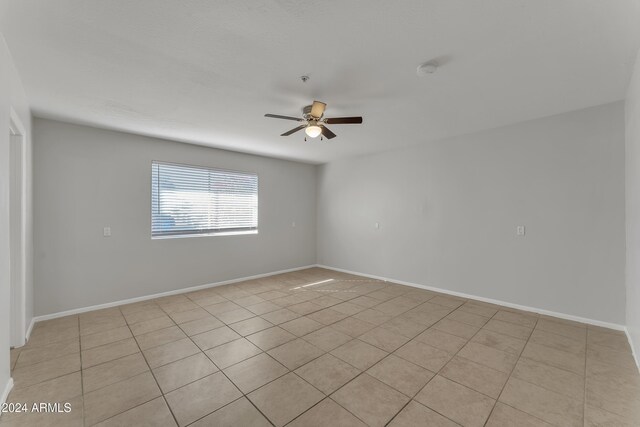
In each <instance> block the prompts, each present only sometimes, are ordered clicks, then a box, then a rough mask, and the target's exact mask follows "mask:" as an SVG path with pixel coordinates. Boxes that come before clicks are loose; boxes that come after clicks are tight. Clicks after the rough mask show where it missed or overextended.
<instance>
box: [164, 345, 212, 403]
mask: <svg viewBox="0 0 640 427" xmlns="http://www.w3.org/2000/svg"><path fill="white" fill-rule="evenodd" d="M217 371H218V368H217V367H216V366H215V365H214V364H213V362H211V360H209V358H208V357H207V356H205V355H204V353H198V354H194V355H193V356H189V357H186V358H184V359H180V360H177V361H175V362H172V363H169V364H168V365H163V366H160V367H159V368H155V369H154V370H153V375H154V376H155V377H156V381H158V385H160V389H161V390H162V392H163V393H165V394H166V393H168V392H170V391H172V390H175V389H177V388H179V387H182V386H184V385H187V384H189V383H191V382H194V381H196V380H199V379H200V378H204V377H206V376H209V375H211V374H213V373H215V372H217Z"/></svg>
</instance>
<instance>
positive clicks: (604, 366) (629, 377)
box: [586, 359, 640, 389]
mask: <svg viewBox="0 0 640 427" xmlns="http://www.w3.org/2000/svg"><path fill="white" fill-rule="evenodd" d="M586 373H587V378H588V379H589V382H591V383H603V384H607V385H610V386H612V387H620V386H623V387H624V386H631V387H635V388H638V389H640V373H639V372H638V370H637V368H635V367H632V368H627V367H622V366H617V365H611V364H608V363H605V362H600V361H598V360H594V359H587V371H586Z"/></svg>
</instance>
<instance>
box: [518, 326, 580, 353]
mask: <svg viewBox="0 0 640 427" xmlns="http://www.w3.org/2000/svg"><path fill="white" fill-rule="evenodd" d="M529 342H532V343H534V344H539V345H544V346H546V347H550V348H554V349H556V350H561V351H566V352H568V353H575V354H580V355H582V354H584V352H585V351H586V342H584V341H580V340H574V339H573V338H568V337H565V336H562V335H557V334H553V333H551V332H546V331H543V330H542V329H535V330H534V331H533V333H532V334H531V337H530V338H529Z"/></svg>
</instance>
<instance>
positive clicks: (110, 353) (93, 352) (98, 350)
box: [82, 338, 140, 369]
mask: <svg viewBox="0 0 640 427" xmlns="http://www.w3.org/2000/svg"><path fill="white" fill-rule="evenodd" d="M139 351H140V348H139V347H138V343H137V342H136V340H135V339H133V338H127V339H124V340H122V341H117V342H114V343H111V344H105V345H101V346H99V347H93V348H90V349H89V350H83V351H82V368H83V369H86V368H90V367H91V366H95V365H98V364H100V363H104V362H109V361H110V360H114V359H119V358H121V357H124V356H129V355H130V354H134V353H138V352H139Z"/></svg>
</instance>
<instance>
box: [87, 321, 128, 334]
mask: <svg viewBox="0 0 640 427" xmlns="http://www.w3.org/2000/svg"><path fill="white" fill-rule="evenodd" d="M122 326H127V322H126V321H125V320H124V317H122V316H119V317H110V318H107V319H102V320H97V321H92V322H83V321H82V320H81V321H80V335H81V336H82V335H89V334H95V333H98V332H104V331H108V330H110V329H115V328H119V327H122Z"/></svg>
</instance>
